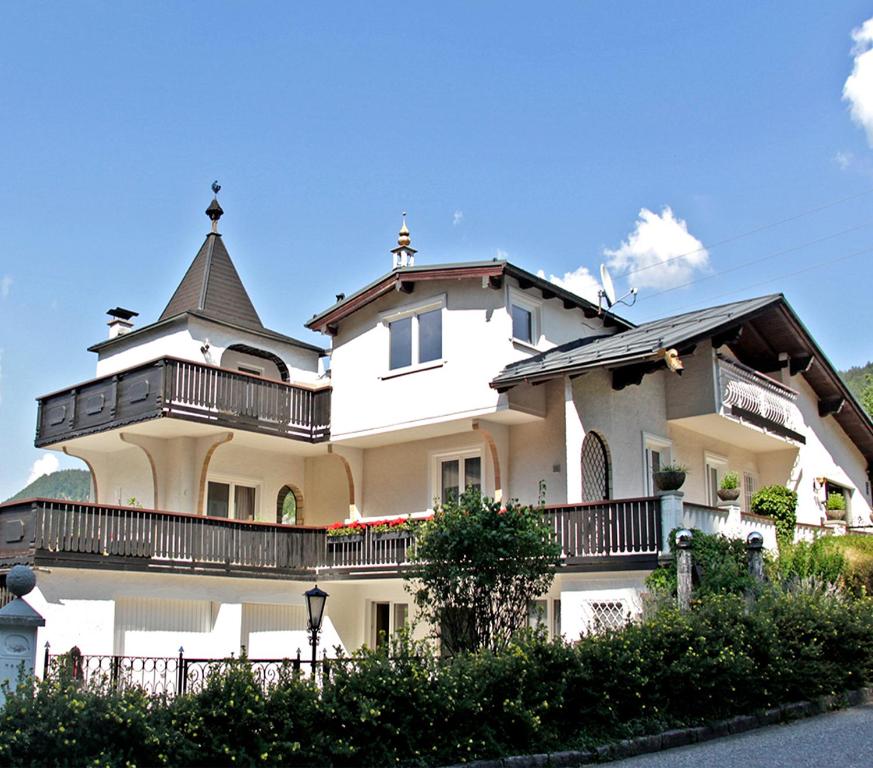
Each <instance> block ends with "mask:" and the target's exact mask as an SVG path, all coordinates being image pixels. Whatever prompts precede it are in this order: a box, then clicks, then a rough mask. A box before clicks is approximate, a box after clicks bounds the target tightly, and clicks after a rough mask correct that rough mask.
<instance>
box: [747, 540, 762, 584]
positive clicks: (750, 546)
mask: <svg viewBox="0 0 873 768" xmlns="http://www.w3.org/2000/svg"><path fill="white" fill-rule="evenodd" d="M746 553H747V554H748V557H749V575H750V576H751V577H752V578H753V579H754V580H755V581H757V582H758V583H759V584H763V582H764V537H763V536H762V535H761V534H760V533H758V531H752V532H751V533H750V534H749V535H748V536H747V537H746Z"/></svg>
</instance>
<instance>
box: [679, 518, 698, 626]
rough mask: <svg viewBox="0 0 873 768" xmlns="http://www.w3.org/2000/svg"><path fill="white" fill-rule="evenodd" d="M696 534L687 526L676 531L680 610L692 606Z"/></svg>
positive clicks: (685, 609) (683, 610)
mask: <svg viewBox="0 0 873 768" xmlns="http://www.w3.org/2000/svg"><path fill="white" fill-rule="evenodd" d="M693 538H694V534H693V533H692V532H691V531H689V530H688V529H687V528H683V529H682V530H681V531H676V549H677V552H676V595H677V599H678V602H679V610H680V611H682V612H683V613H684V612H685V611H687V610H688V609H689V608H690V607H691V541H692V539H693Z"/></svg>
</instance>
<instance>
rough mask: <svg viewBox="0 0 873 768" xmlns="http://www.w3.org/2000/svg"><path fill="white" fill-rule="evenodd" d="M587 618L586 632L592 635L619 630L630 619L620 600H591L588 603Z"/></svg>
mask: <svg viewBox="0 0 873 768" xmlns="http://www.w3.org/2000/svg"><path fill="white" fill-rule="evenodd" d="M588 616H589V620H588V630H589V631H590V632H591V633H593V634H598V633H600V632H605V631H607V630H610V629H621V628H622V627H623V626H625V624H627V623H628V620H629V619H630V613H629V612H628V611H627V609H626V608H625V604H624V602H623V601H621V600H603V601H593V600H592V601H590V602H589V603H588Z"/></svg>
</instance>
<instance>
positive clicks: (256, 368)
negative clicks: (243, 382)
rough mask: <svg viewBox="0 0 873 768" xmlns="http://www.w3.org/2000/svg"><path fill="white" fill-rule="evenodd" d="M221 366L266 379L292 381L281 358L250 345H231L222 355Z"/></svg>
mask: <svg viewBox="0 0 873 768" xmlns="http://www.w3.org/2000/svg"><path fill="white" fill-rule="evenodd" d="M253 358H254V359H253ZM220 366H221V367H222V368H229V369H231V370H239V371H242V372H243V373H248V374H250V375H252V376H263V377H264V378H266V379H280V380H281V381H290V380H291V375H290V373H289V372H288V366H287V365H286V364H285V361H284V360H283V359H282V358H281V357H279V356H278V355H275V354H273V353H272V352H267V351H266V350H264V349H258V348H257V347H250V346H249V345H248V344H231V345H230V346H229V347H228V348H227V349H225V350H224V353H223V354H222V355H221V363H220Z"/></svg>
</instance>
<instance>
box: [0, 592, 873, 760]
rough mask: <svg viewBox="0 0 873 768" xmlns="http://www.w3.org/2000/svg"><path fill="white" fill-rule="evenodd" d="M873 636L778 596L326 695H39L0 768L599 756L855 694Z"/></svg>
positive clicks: (237, 675)
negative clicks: (642, 737) (678, 732)
mask: <svg viewBox="0 0 873 768" xmlns="http://www.w3.org/2000/svg"><path fill="white" fill-rule="evenodd" d="M871 637H873V603H871V601H870V600H868V599H860V600H849V599H843V598H834V597H832V596H830V597H829V596H827V595H826V594H824V593H823V592H821V591H802V590H801V591H797V590H795V591H792V592H789V593H779V592H776V591H775V590H773V591H768V592H765V593H764V594H763V595H762V596H761V597H760V598H759V600H758V602H757V603H756V605H755V606H753V607H751V608H748V607H747V605H746V603H745V601H744V600H743V599H742V597H739V596H735V595H713V596H709V597H706V598H703V599H702V600H701V601H700V603H699V604H698V606H697V608H696V609H695V610H694V611H692V612H691V613H689V614H686V615H681V614H679V613H678V612H676V611H675V610H673V609H664V610H661V611H659V612H658V613H657V614H656V615H655V616H654V617H653V618H652V619H651V620H649V621H646V622H645V623H641V624H631V625H629V626H627V627H625V628H623V629H621V630H617V631H613V632H608V633H606V634H603V635H597V636H588V637H583V638H582V639H581V640H580V641H579V642H577V643H575V644H569V643H565V642H560V641H555V642H546V641H544V640H542V639H541V638H539V639H538V638H536V637H532V636H528V637H526V638H524V639H522V640H520V641H519V642H517V643H515V644H513V645H511V646H510V648H509V649H508V650H506V651H504V652H502V653H499V654H493V653H489V652H480V653H476V654H468V655H460V656H458V657H455V658H454V659H453V660H452V661H451V662H446V661H442V660H440V659H439V658H437V657H436V656H435V655H434V653H433V652H432V651H431V650H429V648H428V646H427V645H424V644H417V643H411V642H409V641H406V640H403V641H398V642H396V643H394V645H393V647H392V648H391V649H390V651H389V650H387V649H382V650H377V651H367V650H365V651H362V652H361V653H358V654H356V655H355V656H354V657H353V659H352V660H350V661H349V663H346V664H335V665H333V671H332V674H331V675H330V678H329V680H328V681H327V682H326V683H325V685H324V686H323V688H322V689H318V688H316V687H315V686H313V685H312V684H311V683H310V682H309V681H308V680H306V679H304V678H301V677H299V676H295V675H294V674H292V673H291V671H290V670H288V671H287V674H286V675H285V676H284V677H283V678H282V679H281V681H280V682H279V684H277V685H276V686H275V687H273V688H271V689H269V690H268V691H266V692H264V691H262V690H261V689H260V688H259V686H258V685H257V683H256V682H255V680H254V679H253V678H252V675H251V673H250V670H249V667H248V665H246V664H245V663H244V662H239V663H237V664H235V665H233V666H232V667H231V668H230V669H229V671H227V672H226V673H224V674H221V675H216V676H214V677H212V678H211V679H210V680H209V682H208V684H207V685H206V688H205V690H203V691H202V692H199V693H195V694H189V695H186V696H181V697H179V698H177V699H175V700H168V699H162V698H151V699H150V698H148V697H146V696H145V695H143V694H142V693H141V692H139V691H136V690H127V691H120V692H113V691H111V690H107V689H101V688H100V687H99V686H98V687H81V686H80V685H77V684H76V682H75V681H73V680H71V679H69V678H64V677H60V678H54V679H50V680H49V681H47V682H38V681H32V680H31V681H27V682H24V683H22V684H21V685H20V686H19V687H18V689H17V690H15V691H13V692H11V693H10V696H9V699H8V701H7V705H6V708H5V710H3V711H2V714H0V763H2V764H3V765H13V766H18V765H21V766H36V765H40V766H41V765H48V764H50V765H59V766H74V765H75V766H80V765H110V766H116V765H117V766H139V765H173V766H178V765H192V766H199V765H204V766H205V765H237V766H255V765H274V764H283V765H326V766H345V765H365V766H376V765H378V766H382V765H409V766H427V765H439V764H447V763H453V762H457V761H462V760H464V761H466V760H472V759H476V758H485V757H494V756H499V755H507V754H516V753H524V752H539V751H545V750H554V749H562V748H573V747H581V746H591V745H592V744H594V743H600V742H602V741H605V740H609V739H615V738H624V737H626V736H629V735H636V734H641V733H646V732H653V731H656V730H660V729H663V728H668V727H674V726H678V725H682V724H688V725H691V724H696V723H702V722H706V721H710V720H715V719H719V718H723V717H729V716H732V715H735V714H739V713H747V712H752V711H755V710H758V709H762V708H766V707H771V706H774V705H778V704H780V703H786V702H790V701H795V700H798V699H805V698H811V697H815V696H819V695H824V694H833V693H839V692H842V691H846V690H849V689H853V688H858V687H860V686H862V685H864V684H867V683H870V682H871V681H873V644H871V643H870V638H871ZM389 653H391V654H394V655H397V656H400V657H401V658H400V659H399V660H396V659H391V658H389Z"/></svg>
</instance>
